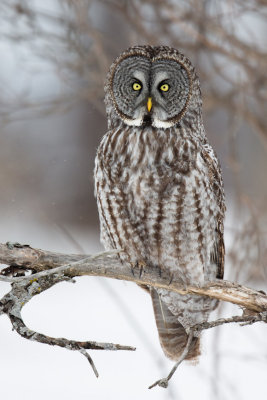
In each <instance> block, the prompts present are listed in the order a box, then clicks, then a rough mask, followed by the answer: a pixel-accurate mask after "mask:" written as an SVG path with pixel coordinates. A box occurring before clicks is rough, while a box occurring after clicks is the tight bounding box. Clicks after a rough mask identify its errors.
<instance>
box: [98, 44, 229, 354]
mask: <svg viewBox="0 0 267 400" xmlns="http://www.w3.org/2000/svg"><path fill="white" fill-rule="evenodd" d="M105 104H106V110H107V117H108V131H107V133H106V134H105V135H104V137H103V139H102V141H101V144H100V146H99V148H98V151H97V156H96V164H95V192H96V197H97V204H98V210H99V215H100V224H101V239H102V242H103V244H104V246H105V248H106V249H107V250H108V249H122V250H123V251H124V253H125V254H124V256H121V261H122V262H124V263H128V264H129V267H130V266H132V265H140V266H143V265H145V266H146V268H149V267H151V266H156V267H158V268H160V269H161V270H165V271H167V272H168V273H169V274H170V276H172V277H173V279H175V280H177V281H178V282H180V283H181V284H182V285H184V286H186V285H203V284H205V283H206V282H207V281H211V280H214V279H215V278H223V269H224V239H223V222H224V213H225V202H224V191H223V182H222V177H221V171H220V166H219V163H218V160H217V158H216V155H215V153H214V151H213V149H212V147H211V146H210V144H209V143H208V140H207V138H206V135H205V130H204V126H203V122H202V100H201V92H200V84H199V79H198V77H197V74H196V72H195V69H194V67H193V66H192V64H191V62H190V61H189V60H188V59H187V58H186V57H185V56H184V55H183V54H182V53H180V52H179V51H177V50H175V49H172V48H169V47H166V46H135V47H131V48H130V49H128V50H126V51H125V52H123V53H122V54H121V55H120V56H119V57H118V58H117V59H116V60H115V62H114V63H113V64H112V65H111V67H110V71H109V73H108V76H107V82H106V86H105ZM147 290H148V291H149V292H150V294H151V297H152V302H153V308H154V313H155V318H156V324H157V328H158V333H159V338H160V343H161V346H162V348H163V351H164V352H165V354H166V356H167V357H169V358H171V359H173V360H177V359H178V358H179V356H180V354H181V353H182V351H183V349H184V347H185V345H186V343H187V338H188V332H189V330H190V327H192V326H193V325H195V324H197V323H200V322H203V321H207V319H208V317H209V314H210V312H211V311H212V310H213V309H214V308H215V307H216V306H217V301H216V300H213V299H210V298H208V297H202V296H196V295H180V294H178V293H174V292H170V291H168V290H165V289H155V288H147ZM199 342H200V339H199V337H197V336H196V337H194V338H193V341H192V343H191V347H190V350H189V353H188V354H187V357H186V358H187V359H195V358H196V357H197V356H198V355H199V354H200V350H199Z"/></svg>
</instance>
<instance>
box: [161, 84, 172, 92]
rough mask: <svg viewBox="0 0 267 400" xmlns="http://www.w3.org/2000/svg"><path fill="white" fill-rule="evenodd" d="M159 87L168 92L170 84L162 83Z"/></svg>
mask: <svg viewBox="0 0 267 400" xmlns="http://www.w3.org/2000/svg"><path fill="white" fill-rule="evenodd" d="M159 88H160V90H161V91H162V92H168V90H169V89H170V86H169V85H168V83H163V85H161V86H160V87H159Z"/></svg>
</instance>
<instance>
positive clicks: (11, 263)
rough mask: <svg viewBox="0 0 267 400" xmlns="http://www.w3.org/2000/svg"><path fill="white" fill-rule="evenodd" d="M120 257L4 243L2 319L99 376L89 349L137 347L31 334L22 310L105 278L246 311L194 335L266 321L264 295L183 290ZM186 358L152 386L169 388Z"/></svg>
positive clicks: (0, 256) (211, 288)
mask: <svg viewBox="0 0 267 400" xmlns="http://www.w3.org/2000/svg"><path fill="white" fill-rule="evenodd" d="M118 253H119V251H110V252H103V253H100V254H96V255H84V254H61V253H55V252H50V251H44V250H40V249H34V248H32V247H30V246H29V245H20V244H19V243H14V244H12V243H10V242H7V243H6V244H0V263H2V264H5V265H7V267H6V268H4V269H3V270H2V271H1V274H0V280H2V281H5V282H10V283H12V289H11V290H10V292H9V293H7V294H6V295H5V296H4V297H3V298H2V299H1V300H0V315H1V314H4V313H5V314H7V316H8V317H9V319H10V321H11V323H12V326H13V328H14V329H15V330H16V332H18V333H19V334H20V335H21V336H23V337H24V338H26V339H30V340H35V341H38V342H41V343H46V344H49V345H53V346H54V345H56V346H60V347H65V348H67V349H69V350H74V351H79V352H80V353H81V354H83V355H84V356H85V357H86V358H87V360H88V361H89V363H90V364H91V366H92V368H93V370H94V373H95V375H96V376H98V372H97V370H96V368H95V365H94V363H93V360H92V359H91V357H90V355H89V354H88V353H87V352H86V350H88V349H91V350H135V348H134V347H131V346H122V345H119V344H113V343H98V342H92V341H86V342H81V341H74V340H68V339H65V338H51V337H49V336H46V335H43V334H41V333H38V332H34V331H32V330H30V329H29V328H28V327H27V326H26V325H25V323H24V322H23V320H22V317H21V309H22V307H23V306H24V305H25V304H26V303H27V302H28V301H30V300H31V299H32V297H33V296H35V295H37V294H40V293H41V292H43V291H45V290H47V289H49V288H50V287H52V286H53V285H55V284H57V283H59V282H62V281H72V279H73V278H74V277H76V276H84V275H90V276H102V277H106V278H113V279H120V280H125V281H130V282H135V283H137V284H139V285H145V286H153V287H157V288H164V289H167V290H170V291H174V292H177V293H180V294H194V295H201V296H209V297H212V298H215V299H218V300H223V301H228V302H231V303H233V304H236V305H239V306H241V307H242V308H243V310H244V312H243V315H242V316H233V317H231V318H221V319H219V320H217V321H212V322H204V323H202V324H198V325H195V326H194V327H192V329H191V331H190V332H191V333H192V335H193V334H194V333H196V332H200V331H202V330H204V329H209V328H213V327H215V326H218V325H222V324H225V323H231V322H238V323H243V324H252V323H255V322H259V321H263V322H267V296H266V295H265V293H264V292H262V291H256V290H254V289H250V288H248V287H246V286H241V285H238V284H236V283H233V282H229V281H223V280H216V281H215V282H209V283H207V284H206V285H205V286H203V287H198V286H196V287H193V286H188V287H183V286H181V285H180V284H179V282H176V281H175V279H174V277H173V276H170V274H169V273H168V272H167V271H165V270H164V269H159V268H152V267H149V268H146V267H145V266H141V267H140V266H138V265H135V266H132V269H131V268H129V266H128V265H127V264H123V263H122V262H121V261H120V258H119V257H118ZM27 273H28V275H27ZM192 335H191V336H192ZM191 336H190V337H191ZM189 346H190V341H188V343H187V346H186V348H185V351H184V353H183V356H184V358H185V357H186V354H187V353H186V349H187V348H189ZM184 358H181V360H179V362H178V363H176V364H175V366H174V368H173V369H172V371H171V372H170V374H169V375H168V377H167V378H164V379H161V380H159V381H157V382H156V383H155V384H153V385H152V386H151V387H154V386H156V385H159V386H161V387H167V385H168V381H169V379H170V378H171V377H172V375H173V373H174V372H175V370H176V368H177V367H178V365H179V364H180V363H181V362H182V361H183V359H184Z"/></svg>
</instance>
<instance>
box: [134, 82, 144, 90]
mask: <svg viewBox="0 0 267 400" xmlns="http://www.w3.org/2000/svg"><path fill="white" fill-rule="evenodd" d="M132 87H133V90H141V89H142V85H141V83H139V82H134V83H133V86H132Z"/></svg>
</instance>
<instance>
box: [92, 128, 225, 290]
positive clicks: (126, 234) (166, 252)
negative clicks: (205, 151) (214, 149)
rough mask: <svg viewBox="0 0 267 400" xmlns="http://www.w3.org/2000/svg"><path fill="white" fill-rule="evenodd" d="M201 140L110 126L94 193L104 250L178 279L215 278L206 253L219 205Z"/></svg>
mask: <svg viewBox="0 0 267 400" xmlns="http://www.w3.org/2000/svg"><path fill="white" fill-rule="evenodd" d="M210 186H211V185H210V182H209V173H208V167H207V165H206V163H205V161H204V160H203V158H202V156H201V152H200V151H199V143H196V142H195V141H194V140H193V139H192V138H188V137H186V138H185V137H184V136H183V132H178V133H177V130H176V129H169V130H155V129H153V128H152V127H148V128H146V129H140V128H136V129H132V128H131V129H129V130H128V131H127V129H121V127H119V128H117V129H116V130H114V131H111V132H108V133H107V134H106V136H105V137H104V138H103V141H102V143H101V145H100V148H99V151H98V157H97V164H96V193H97V200H98V207H99V211H100V218H101V231H102V240H103V242H104V245H105V247H106V248H121V249H123V250H124V252H125V253H126V254H127V259H126V260H124V261H128V262H129V263H136V262H141V263H144V264H146V265H148V266H149V265H153V266H158V267H160V268H162V269H166V270H167V271H169V272H170V273H171V274H172V275H173V276H174V277H175V278H176V279H177V280H178V281H180V282H181V283H182V284H185V285H188V284H203V283H204V282H205V280H210V279H213V278H215V276H216V268H215V269H214V266H213V268H211V263H210V253H211V251H212V247H213V245H214V240H215V236H214V233H215V230H216V223H217V222H216V218H217V215H218V213H219V208H218V204H217V202H216V199H215V197H214V194H213V191H212V190H211V187H210Z"/></svg>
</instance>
